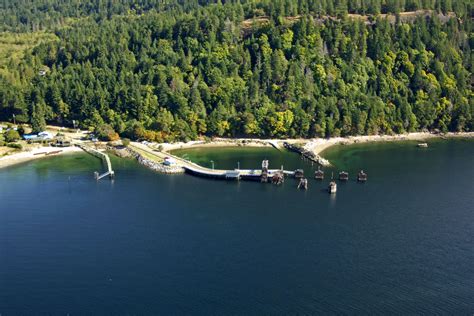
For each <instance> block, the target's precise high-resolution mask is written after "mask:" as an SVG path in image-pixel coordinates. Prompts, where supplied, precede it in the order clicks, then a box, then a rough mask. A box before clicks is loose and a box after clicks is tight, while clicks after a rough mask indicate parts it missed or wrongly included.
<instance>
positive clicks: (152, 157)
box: [129, 145, 163, 163]
mask: <svg viewBox="0 0 474 316" xmlns="http://www.w3.org/2000/svg"><path fill="white" fill-rule="evenodd" d="M129 146H130V148H131V149H133V150H134V151H136V152H137V153H139V154H140V155H142V156H143V157H145V158H147V159H149V160H151V161H154V162H158V163H162V162H163V158H161V157H159V156H158V155H154V154H152V153H149V152H147V151H145V150H142V149H140V148H138V147H137V146H133V145H129Z"/></svg>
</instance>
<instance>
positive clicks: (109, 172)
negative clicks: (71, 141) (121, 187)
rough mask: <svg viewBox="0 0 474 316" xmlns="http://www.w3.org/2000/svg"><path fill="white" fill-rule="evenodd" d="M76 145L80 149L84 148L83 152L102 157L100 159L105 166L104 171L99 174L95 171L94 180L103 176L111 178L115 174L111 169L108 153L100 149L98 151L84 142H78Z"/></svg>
mask: <svg viewBox="0 0 474 316" xmlns="http://www.w3.org/2000/svg"><path fill="white" fill-rule="evenodd" d="M77 146H79V147H80V148H81V149H82V150H84V151H85V152H87V153H89V154H91V155H93V156H95V157H97V158H100V159H102V161H103V162H104V163H105V166H106V171H105V172H104V173H102V174H99V173H98V172H95V178H96V180H100V179H103V178H105V177H107V176H108V177H110V178H111V179H112V178H113V177H114V175H115V172H114V170H113V169H112V163H111V162H110V158H109V155H107V154H106V153H103V152H101V151H98V150H97V149H95V148H92V147H90V146H87V145H85V144H78V145H77Z"/></svg>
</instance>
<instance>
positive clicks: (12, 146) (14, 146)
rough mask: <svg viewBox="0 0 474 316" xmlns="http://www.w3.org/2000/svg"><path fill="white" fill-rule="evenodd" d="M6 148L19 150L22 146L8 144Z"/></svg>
mask: <svg viewBox="0 0 474 316" xmlns="http://www.w3.org/2000/svg"><path fill="white" fill-rule="evenodd" d="M7 147H10V148H15V149H20V150H21V149H23V146H22V145H21V144H17V143H8V144H7Z"/></svg>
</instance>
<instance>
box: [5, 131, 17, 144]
mask: <svg viewBox="0 0 474 316" xmlns="http://www.w3.org/2000/svg"><path fill="white" fill-rule="evenodd" d="M3 137H4V138H5V141H6V142H7V143H12V142H16V141H17V140H19V139H20V134H19V133H18V132H17V131H15V130H12V129H11V130H9V131H7V132H6V133H5V134H4V135H3Z"/></svg>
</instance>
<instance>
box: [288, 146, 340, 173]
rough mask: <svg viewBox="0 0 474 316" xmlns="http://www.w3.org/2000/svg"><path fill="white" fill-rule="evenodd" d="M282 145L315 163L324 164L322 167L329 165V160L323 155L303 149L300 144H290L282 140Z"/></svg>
mask: <svg viewBox="0 0 474 316" xmlns="http://www.w3.org/2000/svg"><path fill="white" fill-rule="evenodd" d="M283 147H285V148H286V149H288V150H289V151H293V152H296V153H299V154H300V155H301V156H302V157H304V158H306V159H308V160H310V161H313V162H315V163H317V164H319V165H321V166H324V167H328V166H331V163H330V162H329V160H327V159H324V158H323V157H321V156H320V155H318V154H316V153H314V152H313V151H310V150H307V149H305V148H304V147H303V146H301V145H298V144H290V143H288V142H284V143H283Z"/></svg>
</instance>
